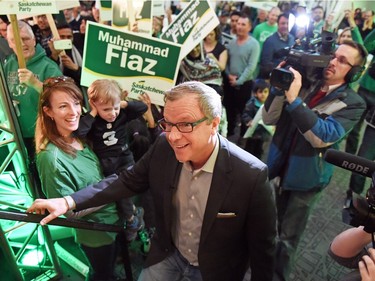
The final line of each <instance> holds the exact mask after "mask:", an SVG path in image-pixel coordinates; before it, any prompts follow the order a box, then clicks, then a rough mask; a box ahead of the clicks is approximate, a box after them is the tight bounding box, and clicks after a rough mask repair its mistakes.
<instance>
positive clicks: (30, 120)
mask: <svg viewBox="0 0 375 281" xmlns="http://www.w3.org/2000/svg"><path fill="white" fill-rule="evenodd" d="M18 68H19V66H18V61H17V56H16V55H15V54H12V55H11V56H10V57H9V59H8V60H7V61H6V63H5V66H4V71H5V76H6V79H7V84H8V88H9V92H10V95H11V98H12V100H13V101H17V103H18V110H19V114H17V116H18V121H19V124H20V127H21V132H22V136H23V137H24V138H32V137H34V131H35V121H36V116H37V112H38V102H39V93H38V92H37V91H36V90H35V89H34V88H32V87H27V86H25V85H20V82H19V80H18V72H17V70H18ZM26 68H27V69H28V70H30V71H31V72H33V73H34V75H35V76H36V77H37V78H38V79H39V81H41V82H43V81H44V80H45V79H47V78H49V77H54V76H61V75H62V72H61V70H60V68H59V66H58V65H57V64H56V63H55V62H54V61H52V60H51V59H50V58H48V57H47V55H46V52H45V51H44V49H43V48H42V47H41V46H40V45H39V44H37V45H36V48H35V55H34V56H33V57H32V58H31V59H30V60H28V61H27V62H26ZM16 113H17V112H16Z"/></svg>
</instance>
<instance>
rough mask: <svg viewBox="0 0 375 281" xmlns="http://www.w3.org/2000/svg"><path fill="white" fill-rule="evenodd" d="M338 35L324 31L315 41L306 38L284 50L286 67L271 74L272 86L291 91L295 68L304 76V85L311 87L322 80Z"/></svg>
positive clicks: (274, 70) (276, 69)
mask: <svg viewBox="0 0 375 281" xmlns="http://www.w3.org/2000/svg"><path fill="white" fill-rule="evenodd" d="M336 37H337V35H336V34H335V33H332V32H328V31H323V32H322V35H321V37H319V38H317V39H313V40H309V39H308V38H304V39H303V40H302V41H301V42H300V44H299V45H296V44H295V45H294V46H293V47H292V48H286V49H284V50H283V51H284V53H285V55H284V56H285V59H284V61H285V62H286V63H285V66H284V67H283V68H275V69H273V70H272V72H271V76H270V83H271V85H272V86H274V87H276V88H279V89H282V90H289V87H290V85H291V84H292V82H293V80H294V75H293V73H292V72H291V71H290V70H289V68H290V67H293V68H294V69H295V70H297V71H298V72H299V73H301V75H302V85H303V86H305V87H309V85H311V84H312V83H314V82H315V81H317V80H319V79H321V78H322V73H323V69H324V68H326V67H327V66H328V64H329V62H330V60H331V58H332V53H333V51H334V50H335V46H336Z"/></svg>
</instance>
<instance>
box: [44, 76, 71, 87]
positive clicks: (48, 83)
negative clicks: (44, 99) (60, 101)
mask: <svg viewBox="0 0 375 281" xmlns="http://www.w3.org/2000/svg"><path fill="white" fill-rule="evenodd" d="M61 82H67V83H74V80H73V78H70V77H68V76H57V77H50V78H47V79H46V80H44V82H43V90H45V89H46V88H51V87H53V86H56V85H57V84H59V83H61Z"/></svg>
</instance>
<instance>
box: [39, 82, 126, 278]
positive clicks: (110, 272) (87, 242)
mask: <svg viewBox="0 0 375 281" xmlns="http://www.w3.org/2000/svg"><path fill="white" fill-rule="evenodd" d="M43 89H44V90H43V92H42V94H41V96H40V101H39V107H38V116H37V124H36V130H35V145H36V164H37V168H38V171H39V176H40V180H41V184H42V190H43V192H44V193H45V195H46V197H47V198H55V197H61V196H67V195H70V194H72V193H74V192H76V191H78V190H80V189H83V188H84V187H86V186H87V185H89V184H93V183H97V182H99V181H100V180H101V179H102V178H103V175H102V171H101V167H100V163H99V160H98V158H97V156H96V155H95V153H94V152H93V151H92V150H91V149H90V148H89V147H88V146H87V145H86V144H85V143H84V142H83V141H82V140H81V139H79V138H77V137H76V136H75V135H74V134H73V132H74V131H75V130H76V129H77V128H78V125H79V119H80V116H81V106H82V102H83V96H82V93H81V91H80V90H79V88H78V87H77V86H76V85H75V83H74V80H73V79H72V78H70V77H65V76H59V77H52V78H49V79H47V80H46V81H45V82H44V84H43ZM66 216H67V217H74V218H81V217H82V219H84V220H87V221H92V222H98V223H106V224H116V223H118V222H119V217H118V214H117V210H116V206H115V204H114V203H111V204H107V205H102V206H100V207H96V208H90V209H86V210H83V211H81V212H74V213H73V212H69V213H67V214H66ZM115 239H116V233H109V232H102V231H92V230H85V229H76V230H75V240H76V242H77V243H79V244H80V247H81V248H82V250H83V251H84V253H85V255H86V257H87V259H88V260H89V262H90V265H91V268H90V271H89V277H88V280H112V279H111V278H115V276H114V268H115V260H116V245H115Z"/></svg>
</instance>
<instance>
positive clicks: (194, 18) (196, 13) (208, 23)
mask: <svg viewBox="0 0 375 281" xmlns="http://www.w3.org/2000/svg"><path fill="white" fill-rule="evenodd" d="M218 24H219V19H218V18H217V16H216V13H215V11H214V10H213V9H212V8H211V6H210V3H209V1H207V0H204V1H200V0H192V1H191V2H190V3H189V4H188V5H187V6H186V8H184V9H183V10H182V11H181V12H180V13H179V14H178V16H177V18H176V19H175V20H174V21H173V22H172V23H171V24H170V25H169V27H168V28H167V30H165V32H163V34H162V35H161V37H160V38H161V39H164V40H167V41H170V42H174V43H178V44H181V45H182V50H181V57H185V56H186V55H187V54H188V53H189V52H190V51H191V50H192V49H193V48H194V47H195V46H196V45H198V44H199V43H200V41H202V40H203V39H204V37H206V36H207V35H208V33H210V32H211V31H212V30H213V29H214V28H215V27H216V26H217V25H218Z"/></svg>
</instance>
